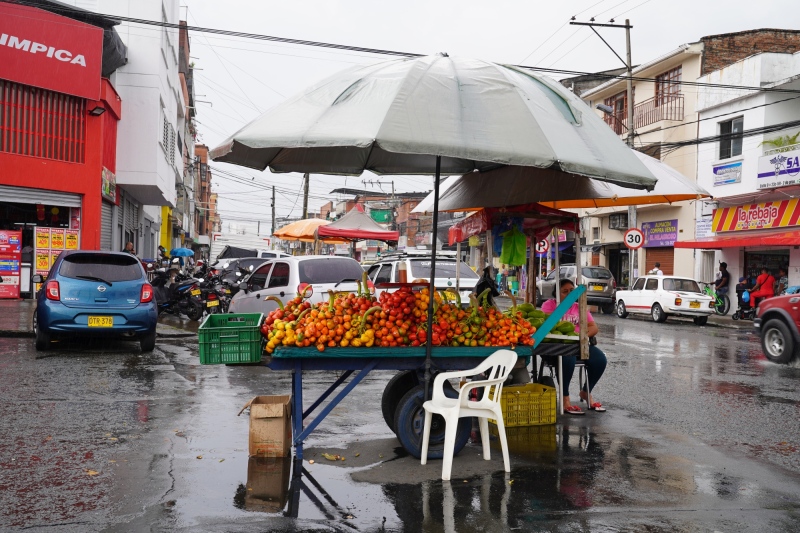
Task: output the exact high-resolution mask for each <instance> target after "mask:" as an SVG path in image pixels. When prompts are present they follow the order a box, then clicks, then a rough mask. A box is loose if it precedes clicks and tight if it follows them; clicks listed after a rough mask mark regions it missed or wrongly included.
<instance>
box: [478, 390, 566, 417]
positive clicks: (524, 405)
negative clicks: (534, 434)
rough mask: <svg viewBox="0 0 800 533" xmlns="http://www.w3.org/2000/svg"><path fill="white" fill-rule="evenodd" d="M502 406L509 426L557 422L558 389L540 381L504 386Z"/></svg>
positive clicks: (501, 399) (501, 398)
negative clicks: (541, 383)
mask: <svg viewBox="0 0 800 533" xmlns="http://www.w3.org/2000/svg"><path fill="white" fill-rule="evenodd" d="M500 406H501V407H502V409H503V423H504V424H505V426H506V427H507V428H512V427H517V426H542V425H546V424H555V423H556V389H555V388H553V387H547V386H545V385H539V384H538V383H529V384H527V385H512V386H509V387H503V394H502V395H501V396H500ZM489 422H492V423H496V422H495V421H494V420H489Z"/></svg>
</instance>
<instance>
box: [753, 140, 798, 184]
mask: <svg viewBox="0 0 800 533" xmlns="http://www.w3.org/2000/svg"><path fill="white" fill-rule="evenodd" d="M757 181H758V188H759V189H771V188H774V187H785V186H786V185H795V184H798V183H800V145H797V144H795V145H792V146H787V147H785V148H781V149H779V150H770V152H769V153H768V155H763V156H761V157H759V158H758V180H757Z"/></svg>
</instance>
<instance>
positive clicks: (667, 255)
mask: <svg viewBox="0 0 800 533" xmlns="http://www.w3.org/2000/svg"><path fill="white" fill-rule="evenodd" d="M656 262H658V263H661V271H662V272H663V273H664V275H667V276H671V275H673V274H674V272H675V248H672V247H668V248H645V259H644V263H645V264H644V272H643V274H646V273H647V272H650V270H651V269H652V268H653V267H654V266H655V264H656Z"/></svg>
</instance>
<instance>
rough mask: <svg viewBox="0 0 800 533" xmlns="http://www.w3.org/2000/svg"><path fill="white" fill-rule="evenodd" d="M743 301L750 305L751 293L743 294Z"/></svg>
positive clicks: (745, 292)
mask: <svg viewBox="0 0 800 533" xmlns="http://www.w3.org/2000/svg"><path fill="white" fill-rule="evenodd" d="M742 301H743V302H744V303H746V304H748V303H750V293H749V292H748V291H744V292H743V293H742Z"/></svg>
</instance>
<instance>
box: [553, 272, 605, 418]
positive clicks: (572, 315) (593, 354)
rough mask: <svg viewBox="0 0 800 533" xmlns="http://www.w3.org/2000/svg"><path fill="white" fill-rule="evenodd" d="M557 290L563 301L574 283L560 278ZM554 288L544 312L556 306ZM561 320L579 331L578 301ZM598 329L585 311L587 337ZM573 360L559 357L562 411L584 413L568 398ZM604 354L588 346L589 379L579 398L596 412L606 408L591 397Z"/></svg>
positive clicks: (599, 375) (598, 377) (575, 413)
mask: <svg viewBox="0 0 800 533" xmlns="http://www.w3.org/2000/svg"><path fill="white" fill-rule="evenodd" d="M558 287H559V292H560V293H561V300H562V301H563V300H564V298H566V297H567V295H569V293H570V292H572V289H574V288H575V285H574V284H573V283H572V282H571V281H570V280H568V279H562V280H561V281H559V283H558ZM555 296H556V290H555V288H554V289H553V299H551V300H547V301H546V302H545V303H544V304H542V311H544V312H545V313H552V312H553V311H555V310H556V307H558V303H556V300H555ZM561 320H566V321H568V322H572V323H573V324H575V331H576V332H578V331H580V326H579V314H578V303H577V302H575V303H574V304H573V305H572V307H570V308H569V309H568V310H567V312H566V313H564V316H563V317H562V318H561ZM598 331H599V329H598V328H597V324H595V322H594V318H593V317H592V314H591V313H589V312H588V311H587V326H586V333H587V334H588V335H589V337H594V336H595V335H597V333H598ZM575 361H576V357H575V356H571V357H562V358H561V367H562V369H563V371H564V379H563V383H564V390H563V391H562V395H563V402H564V412H565V413H567V414H570V415H582V414H585V413H584V411H583V410H581V408H580V407H578V406H577V405H572V403H571V402H570V399H569V382H570V381H571V380H572V374H574V373H575ZM606 363H607V360H606V354H604V353H603V351H602V350H601V349H600V348H598V347H597V346H594V345H590V346H589V359H588V361H586V372H587V374H588V381H589V390H588V391H586V390H582V391H581V392H580V398H581V401H582V402H587V405H588V409H590V410H592V411H597V412H600V413H602V412H604V411H605V410H606V409H605V407H603V405H602V404H601V403H600V402H595V401H594V399H593V398H592V395H591V391H592V389H594V386H595V385H596V384H597V382H598V381H599V380H600V377H602V375H603V372H605V370H606Z"/></svg>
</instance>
